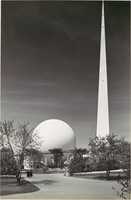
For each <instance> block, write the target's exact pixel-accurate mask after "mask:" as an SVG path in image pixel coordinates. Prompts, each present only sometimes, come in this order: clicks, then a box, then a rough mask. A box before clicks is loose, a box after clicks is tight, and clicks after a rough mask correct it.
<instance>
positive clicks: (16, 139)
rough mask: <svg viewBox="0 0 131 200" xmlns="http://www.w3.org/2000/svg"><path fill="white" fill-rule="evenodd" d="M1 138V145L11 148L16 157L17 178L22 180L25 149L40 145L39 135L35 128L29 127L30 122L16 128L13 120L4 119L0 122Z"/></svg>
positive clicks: (14, 157)
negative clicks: (34, 130)
mask: <svg viewBox="0 0 131 200" xmlns="http://www.w3.org/2000/svg"><path fill="white" fill-rule="evenodd" d="M0 139H1V142H0V144H1V146H2V147H7V148H9V149H10V154H11V157H12V159H15V162H16V166H17V170H16V178H17V180H18V182H20V177H21V176H20V172H21V169H22V166H23V161H24V156H25V151H26V149H27V148H31V147H32V146H33V147H38V146H39V145H40V144H39V142H38V138H37V136H36V135H35V134H34V132H33V130H32V129H30V128H29V124H28V123H24V124H22V125H19V127H18V128H17V129H16V128H14V122H13V121H4V122H1V124H0Z"/></svg>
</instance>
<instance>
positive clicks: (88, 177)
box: [73, 175, 120, 181]
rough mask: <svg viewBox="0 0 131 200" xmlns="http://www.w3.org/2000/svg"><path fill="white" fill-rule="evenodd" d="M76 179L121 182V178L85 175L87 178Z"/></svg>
mask: <svg viewBox="0 0 131 200" xmlns="http://www.w3.org/2000/svg"><path fill="white" fill-rule="evenodd" d="M73 177H75V178H83V179H98V180H104V181H119V180H120V176H109V177H106V176H93V175H91V176H90V175H85V176H82V175H81V176H75V175H74V176H73Z"/></svg>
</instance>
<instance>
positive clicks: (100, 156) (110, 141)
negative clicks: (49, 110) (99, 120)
mask: <svg viewBox="0 0 131 200" xmlns="http://www.w3.org/2000/svg"><path fill="white" fill-rule="evenodd" d="M127 146H128V145H127V142H126V141H125V140H124V139H123V138H119V137H118V136H116V135H114V134H112V135H109V136H107V137H103V138H98V137H95V138H93V139H91V140H90V142H89V147H90V149H89V150H90V155H91V159H92V160H93V163H94V166H95V169H94V170H106V175H107V177H108V178H109V175H110V170H112V169H119V168H120V166H121V167H122V163H123V158H124V157H125V159H127V156H128V157H129V155H128V153H127V151H126V155H125V156H124V155H123V150H124V149H126V148H127ZM127 149H128V148H127ZM124 152H125V151H124Z"/></svg>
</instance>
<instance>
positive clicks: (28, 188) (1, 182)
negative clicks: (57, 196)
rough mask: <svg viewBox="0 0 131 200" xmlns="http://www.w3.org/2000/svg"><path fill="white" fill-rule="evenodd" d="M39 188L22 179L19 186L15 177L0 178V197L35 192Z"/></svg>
mask: <svg viewBox="0 0 131 200" xmlns="http://www.w3.org/2000/svg"><path fill="white" fill-rule="evenodd" d="M38 190H39V188H38V187H36V186H35V185H33V184H32V183H30V182H28V181H26V180H24V179H22V180H21V184H20V185H19V184H18V183H17V181H16V178H15V177H0V195H9V194H19V193H29V192H36V191H38Z"/></svg>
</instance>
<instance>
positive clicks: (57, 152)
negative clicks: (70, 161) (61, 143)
mask: <svg viewBox="0 0 131 200" xmlns="http://www.w3.org/2000/svg"><path fill="white" fill-rule="evenodd" d="M49 151H50V153H51V154H53V156H54V167H57V168H63V151H62V149H61V148H54V149H50V150H49Z"/></svg>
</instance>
